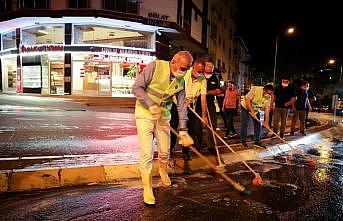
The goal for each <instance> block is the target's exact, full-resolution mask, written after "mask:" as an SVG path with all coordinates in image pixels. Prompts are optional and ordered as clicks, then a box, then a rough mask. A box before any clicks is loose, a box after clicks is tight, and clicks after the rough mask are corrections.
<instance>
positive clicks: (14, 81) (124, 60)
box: [0, 23, 155, 96]
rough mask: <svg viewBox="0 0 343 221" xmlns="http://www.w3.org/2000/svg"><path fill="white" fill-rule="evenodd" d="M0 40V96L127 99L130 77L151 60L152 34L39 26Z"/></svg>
mask: <svg viewBox="0 0 343 221" xmlns="http://www.w3.org/2000/svg"><path fill="white" fill-rule="evenodd" d="M67 26H68V27H70V28H67ZM68 30H69V31H68ZM68 35H69V36H70V42H68V37H66V36H68ZM1 37H2V44H1V45H2V46H1V52H0V58H1V80H2V91H3V92H16V93H39V94H49V95H64V94H74V95H84V96H132V92H131V87H132V85H133V83H134V80H135V77H136V75H137V74H138V73H139V72H140V71H142V70H143V68H144V67H145V66H146V65H147V64H148V63H149V62H150V61H152V60H154V59H155V40H154V39H155V34H154V32H152V31H145V30H144V31H142V30H134V29H128V28H118V27H111V26H104V25H99V24H87V25H85V24H70V23H69V24H39V25H35V26H30V27H21V28H20V29H16V30H11V31H8V32H6V33H2V34H1ZM18 39H19V40H18Z"/></svg>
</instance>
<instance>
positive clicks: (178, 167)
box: [0, 156, 216, 192]
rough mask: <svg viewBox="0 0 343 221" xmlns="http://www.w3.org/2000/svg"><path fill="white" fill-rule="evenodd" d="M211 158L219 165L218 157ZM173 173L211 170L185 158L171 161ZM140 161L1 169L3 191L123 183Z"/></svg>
mask: <svg viewBox="0 0 343 221" xmlns="http://www.w3.org/2000/svg"><path fill="white" fill-rule="evenodd" d="M208 159H209V160H210V161H211V162H212V163H214V164H216V160H215V157H214V156H209V157H208ZM170 166H171V168H169V171H168V172H169V173H172V174H182V173H185V172H187V171H189V170H191V171H198V170H205V169H209V168H210V167H208V166H207V165H206V164H205V163H204V162H202V160H201V159H200V158H193V159H192V160H191V161H184V160H183V159H181V158H178V159H174V160H172V161H171V165H170ZM138 167H139V164H127V165H100V166H89V167H74V168H49V169H39V170H27V169H18V170H7V171H1V172H0V192H18V191H30V190H39V189H50V188H56V187H66V186H75V185H92V184H101V183H103V184H106V183H113V182H119V181H120V180H125V179H133V178H139V177H140V174H139V172H138ZM153 176H158V160H156V159H155V160H154V162H153Z"/></svg>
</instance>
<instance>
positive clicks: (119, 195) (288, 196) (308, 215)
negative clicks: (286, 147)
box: [0, 142, 343, 221]
mask: <svg viewBox="0 0 343 221" xmlns="http://www.w3.org/2000/svg"><path fill="white" fill-rule="evenodd" d="M309 153H311V154H312V155H311V156H312V157H314V158H315V159H316V160H317V162H319V163H318V164H316V166H315V167H309V166H308V165H307V161H306V160H304V159H303V158H302V157H299V156H296V155H294V156H293V157H288V158H285V157H280V158H270V159H264V160H263V161H250V162H249V164H250V165H251V166H252V167H253V169H254V170H256V171H257V172H258V173H260V175H261V177H262V179H263V181H264V183H263V185H262V186H259V187H256V186H252V185H251V180H252V178H253V176H252V174H251V173H250V172H249V171H247V170H246V168H245V167H243V165H242V164H235V165H231V166H229V167H228V168H227V169H228V171H227V173H226V174H227V175H229V176H230V177H231V178H233V179H234V180H236V181H238V182H240V183H241V184H243V185H244V186H246V188H248V189H249V190H250V191H251V194H250V195H248V196H242V195H240V194H239V193H238V192H237V191H236V190H234V189H233V188H232V187H231V186H229V185H228V184H227V183H225V182H224V180H222V179H221V178H220V177H219V176H218V175H216V174H214V173H211V172H209V171H204V172H201V173H193V174H188V175H184V176H174V177H172V181H173V185H172V186H171V187H168V188H166V187H163V186H161V183H160V181H159V179H158V178H155V179H154V186H155V188H154V191H155V195H156V197H157V206H156V208H146V207H144V205H143V204H142V195H141V194H142V189H141V187H140V182H139V181H137V180H132V181H127V182H122V183H121V184H120V185H119V184H118V185H115V184H112V185H106V186H86V187H73V188H66V189H52V190H45V191H38V192H31V193H13V194H2V195H0V208H1V212H0V220H244V221H245V220H267V221H268V220H316V221H317V220H337V221H338V220H343V194H342V193H343V143H342V142H338V143H331V142H329V143H325V144H323V145H321V146H319V147H317V148H315V149H310V150H309ZM285 159H287V161H285Z"/></svg>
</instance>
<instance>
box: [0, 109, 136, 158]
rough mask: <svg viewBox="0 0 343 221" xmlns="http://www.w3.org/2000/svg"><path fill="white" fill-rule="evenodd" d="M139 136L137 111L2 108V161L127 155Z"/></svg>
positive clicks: (0, 140) (0, 118)
mask: <svg viewBox="0 0 343 221" xmlns="http://www.w3.org/2000/svg"><path fill="white" fill-rule="evenodd" d="M125 112H126V113H125ZM136 134H137V132H136V126H135V121H134V116H133V109H127V110H125V111H124V112H118V111H116V112H111V111H110V110H109V111H106V112H105V111H83V110H82V109H80V108H77V109H71V110H58V109H51V108H48V107H42V108H41V107H34V106H31V107H23V106H14V105H0V156H1V157H10V156H37V155H41V156H44V155H48V156H49V155H67V154H74V155H75V154H89V153H91V154H98V153H102V154H104V153H118V152H127V151H131V150H130V148H131V147H132V146H134V145H136V142H137V141H136V140H137V139H136ZM136 146H137V145H136Z"/></svg>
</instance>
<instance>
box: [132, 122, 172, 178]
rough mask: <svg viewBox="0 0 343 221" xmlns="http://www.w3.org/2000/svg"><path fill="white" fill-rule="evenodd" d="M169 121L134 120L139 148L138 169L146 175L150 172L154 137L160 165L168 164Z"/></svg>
mask: <svg viewBox="0 0 343 221" xmlns="http://www.w3.org/2000/svg"><path fill="white" fill-rule="evenodd" d="M169 121H170V120H169V119H160V120H152V119H146V118H136V126H137V134H138V144H139V146H140V148H141V151H140V152H141V154H140V168H139V170H140V171H142V172H146V173H151V171H152V161H153V154H154V152H153V145H152V141H153V138H154V137H155V139H156V141H157V151H158V158H159V161H160V162H161V163H168V160H169V147H170V129H169Z"/></svg>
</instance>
